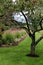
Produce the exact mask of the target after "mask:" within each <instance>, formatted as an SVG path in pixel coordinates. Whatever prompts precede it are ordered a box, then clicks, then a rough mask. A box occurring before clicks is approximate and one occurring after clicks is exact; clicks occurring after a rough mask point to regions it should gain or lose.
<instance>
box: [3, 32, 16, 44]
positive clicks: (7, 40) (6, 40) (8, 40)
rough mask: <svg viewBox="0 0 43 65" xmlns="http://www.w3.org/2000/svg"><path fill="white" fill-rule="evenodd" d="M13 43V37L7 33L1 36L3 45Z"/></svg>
mask: <svg viewBox="0 0 43 65" xmlns="http://www.w3.org/2000/svg"><path fill="white" fill-rule="evenodd" d="M13 42H15V38H14V35H13V34H11V33H7V34H5V35H3V44H9V43H13Z"/></svg>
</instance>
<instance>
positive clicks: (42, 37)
mask: <svg viewBox="0 0 43 65" xmlns="http://www.w3.org/2000/svg"><path fill="white" fill-rule="evenodd" d="M42 39H43V36H41V37H40V38H39V39H38V40H37V41H36V42H35V45H37V44H38V43H39V42H40V41H41V40H42Z"/></svg>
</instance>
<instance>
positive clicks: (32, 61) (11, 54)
mask: <svg viewBox="0 0 43 65" xmlns="http://www.w3.org/2000/svg"><path fill="white" fill-rule="evenodd" d="M36 34H37V36H36V38H37V37H39V35H38V33H36ZM30 44H31V39H30V38H29V37H27V38H26V39H25V40H24V41H22V42H21V43H19V45H18V46H15V47H14V46H12V47H8V48H6V47H5V48H0V65H43V40H42V41H40V43H39V44H38V45H37V48H36V53H37V54H39V56H40V57H38V58H31V57H27V56H26V54H28V53H30Z"/></svg>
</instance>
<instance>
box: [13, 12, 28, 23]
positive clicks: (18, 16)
mask: <svg viewBox="0 0 43 65" xmlns="http://www.w3.org/2000/svg"><path fill="white" fill-rule="evenodd" d="M27 13H28V12H24V14H27ZM13 17H14V20H16V21H18V22H22V23H26V21H25V18H24V16H23V15H22V13H21V12H18V13H13Z"/></svg>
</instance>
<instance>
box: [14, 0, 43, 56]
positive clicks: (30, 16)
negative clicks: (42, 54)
mask: <svg viewBox="0 0 43 65" xmlns="http://www.w3.org/2000/svg"><path fill="white" fill-rule="evenodd" d="M39 4H40V1H39V0H38V1H36V0H18V1H17V2H16V4H14V5H15V11H17V12H21V13H22V15H23V16H24V18H25V21H26V25H27V27H22V25H21V26H20V27H21V28H24V29H25V30H26V32H27V33H28V35H29V36H30V38H31V39H32V43H31V51H30V54H28V55H30V56H37V55H36V54H35V47H36V45H37V44H38V43H39V42H40V40H42V39H43V36H41V37H40V38H39V39H38V40H37V41H36V40H35V33H36V32H39V31H41V30H43V25H42V20H43V18H42V17H41V12H40V9H39V8H40V7H39ZM26 11H27V12H28V13H27V14H26V15H25V13H24V12H26ZM16 22H17V21H16ZM17 23H18V22H17Z"/></svg>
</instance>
